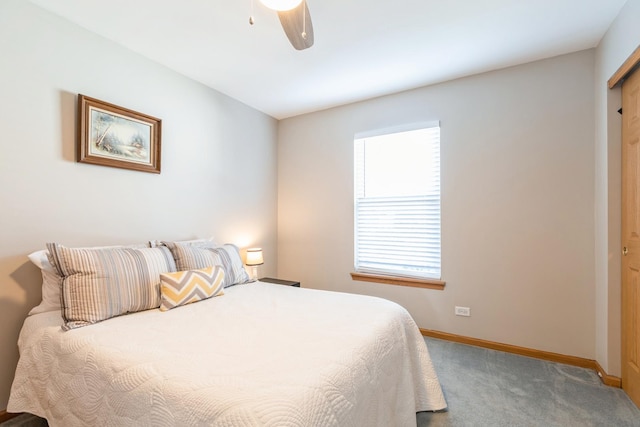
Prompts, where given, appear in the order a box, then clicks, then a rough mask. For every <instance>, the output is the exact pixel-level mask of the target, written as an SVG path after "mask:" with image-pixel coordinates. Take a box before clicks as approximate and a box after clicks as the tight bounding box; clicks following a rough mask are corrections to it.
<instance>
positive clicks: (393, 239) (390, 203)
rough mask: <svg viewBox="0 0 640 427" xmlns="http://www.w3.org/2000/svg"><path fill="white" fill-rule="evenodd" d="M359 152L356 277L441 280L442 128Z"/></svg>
mask: <svg viewBox="0 0 640 427" xmlns="http://www.w3.org/2000/svg"><path fill="white" fill-rule="evenodd" d="M354 148H355V153H354V154H355V156H354V158H355V165H354V166H355V168H354V169H355V245H354V246H355V269H356V272H358V273H369V274H374V275H383V276H400V277H411V278H418V279H440V127H439V125H435V126H431V127H426V128H421V129H417V130H409V131H403V132H397V133H389V134H385V135H377V136H372V137H362V138H359V139H356V140H355V141H354ZM354 278H355V277H354Z"/></svg>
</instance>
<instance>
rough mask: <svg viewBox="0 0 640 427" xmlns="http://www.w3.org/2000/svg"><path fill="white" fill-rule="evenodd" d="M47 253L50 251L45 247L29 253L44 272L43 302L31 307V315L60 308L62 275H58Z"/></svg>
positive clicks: (32, 260) (33, 261)
mask: <svg viewBox="0 0 640 427" xmlns="http://www.w3.org/2000/svg"><path fill="white" fill-rule="evenodd" d="M47 253H48V251H47V250H46V249H43V250H40V251H35V252H33V253H30V254H29V255H28V257H29V260H30V261H31V262H32V263H34V264H35V265H36V266H37V267H38V268H39V269H40V272H41V273H42V302H41V303H40V304H39V305H37V306H35V307H33V308H32V309H31V311H30V312H29V316H31V315H32V314H38V313H46V312H47V311H59V310H60V276H58V274H57V273H56V271H55V269H54V268H53V265H51V263H50V262H49V258H48V257H47Z"/></svg>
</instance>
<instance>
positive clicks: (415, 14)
mask: <svg viewBox="0 0 640 427" xmlns="http://www.w3.org/2000/svg"><path fill="white" fill-rule="evenodd" d="M31 1H32V2H33V3H35V4H37V5H39V6H41V7H43V8H45V9H47V10H50V11H51V12H54V13H56V14H58V15H60V16H62V17H65V18H67V19H69V20H70V21H72V22H75V23H77V24H78V25H80V26H82V27H84V28H86V29H89V30H91V31H93V32H95V33H98V34H100V35H102V36H104V37H106V38H108V39H111V40H113V41H115V42H117V43H119V44H121V45H123V46H126V47H127V48H129V49H131V50H133V51H135V52H138V53H140V54H141V55H143V56H145V57H147V58H150V59H152V60H154V61H157V62H159V63H161V64H164V65H166V66H167V67H169V68H171V69H173V70H175V71H178V72H180V73H182V74H184V75H186V76H189V77H191V78H193V79H195V80H197V81H199V82H202V83H204V84H205V85H207V86H209V87H212V88H214V89H216V90H218V91H220V92H223V93H225V94H227V95H229V96H231V97H233V98H236V99H238V100H240V101H242V102H244V103H246V104H248V105H250V106H252V107H254V108H256V109H258V110H260V111H263V112H265V113H267V114H269V115H271V116H273V117H275V118H278V119H282V118H286V117H291V116H294V115H298V114H302V113H306V112H310V111H316V110H320V109H324V108H329V107H333V106H336V105H341V104H345V103H349V102H353V101H358V100H363V99H367V98H372V97H375V96H380V95H385V94H389V93H394V92H398V91H401V90H406V89H412V88H416V87H420V86H424V85H428V84H433V83H437V82H442V81H446V80H451V79H454V78H458V77H462V76H466V75H471V74H477V73H480V72H484V71H489V70H494V69H498V68H503V67H507V66H511V65H516V64H521V63H525V62H530V61H534V60H538V59H542V58H548V57H552V56H556V55H560V54H564V53H569V52H574V51H578V50H583V49H587V48H591V47H595V46H596V45H597V44H598V42H599V41H600V39H601V38H602V36H603V35H604V33H605V31H606V30H607V28H608V27H609V25H610V24H611V22H612V21H613V20H614V18H615V17H616V16H617V14H618V12H619V11H620V9H621V8H622V6H623V5H624V3H625V2H626V0H394V1H392V0H307V4H308V5H309V11H310V12H311V17H312V21H313V27H314V34H315V45H314V46H313V47H311V48H310V49H307V50H304V51H296V50H294V49H293V47H292V46H291V45H290V44H289V42H288V40H287V38H286V36H285V34H284V32H283V31H282V28H281V27H280V22H279V20H278V18H277V14H276V12H273V11H271V10H269V9H266V8H265V7H264V6H262V4H260V3H259V1H258V0H253V1H254V3H255V4H254V6H253V9H254V11H253V15H254V17H255V21H256V23H255V25H253V26H250V25H249V22H248V21H249V15H250V14H251V0H179V1H177V0H133V1H132V0H108V1H106V2H105V1H104V0H31Z"/></svg>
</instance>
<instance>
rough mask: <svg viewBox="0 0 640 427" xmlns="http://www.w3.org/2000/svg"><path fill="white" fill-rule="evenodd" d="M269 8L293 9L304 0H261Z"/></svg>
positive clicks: (279, 9)
mask: <svg viewBox="0 0 640 427" xmlns="http://www.w3.org/2000/svg"><path fill="white" fill-rule="evenodd" d="M260 2H261V3H262V4H263V5H265V6H267V7H268V8H269V9H273V10H278V11H284V10H291V9H293V8H294V7H296V6H298V5H299V4H300V3H302V0H260Z"/></svg>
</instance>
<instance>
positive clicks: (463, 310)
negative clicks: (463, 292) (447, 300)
mask: <svg viewBox="0 0 640 427" xmlns="http://www.w3.org/2000/svg"><path fill="white" fill-rule="evenodd" d="M455 313H456V316H465V317H470V316H471V309H470V308H469V307H458V306H457V305H456V309H455Z"/></svg>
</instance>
